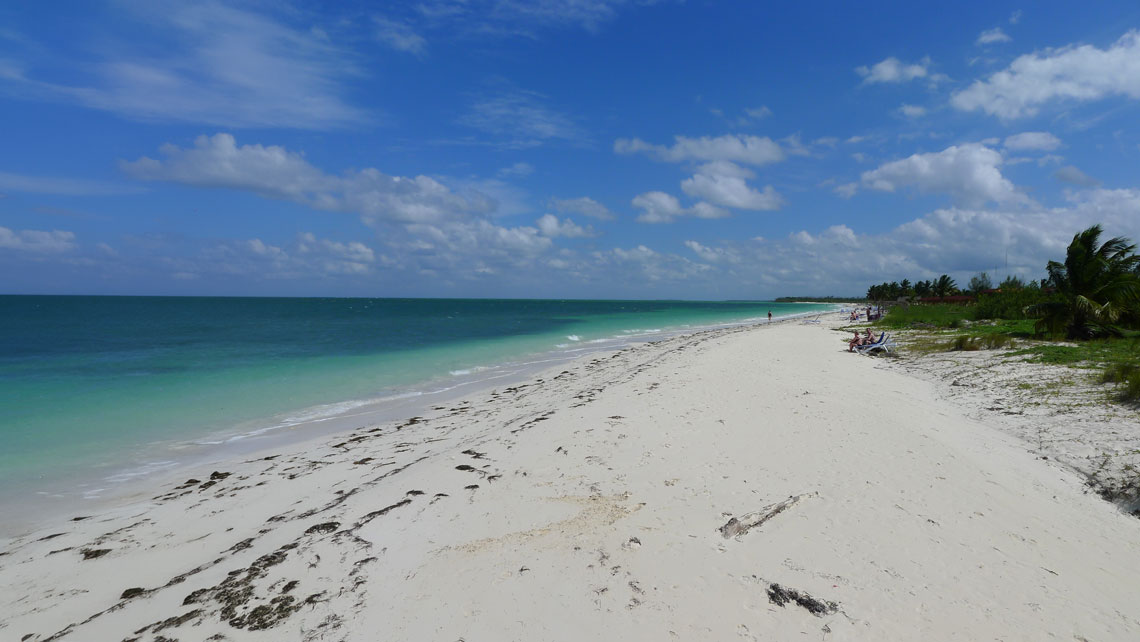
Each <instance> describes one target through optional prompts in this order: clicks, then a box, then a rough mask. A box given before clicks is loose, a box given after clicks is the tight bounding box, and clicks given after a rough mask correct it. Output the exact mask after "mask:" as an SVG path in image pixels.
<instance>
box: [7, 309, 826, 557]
mask: <svg viewBox="0 0 1140 642" xmlns="http://www.w3.org/2000/svg"><path fill="white" fill-rule="evenodd" d="M828 311H829V310H828ZM826 312H827V311H823V312H814V311H813V312H803V313H793V314H789V315H783V316H780V317H775V319H774V322H781V321H787V320H794V319H798V318H801V317H804V316H814V315H817V314H825V313H826ZM765 323H766V321H763V320H760V319H759V318H755V317H749V318H745V319H741V320H736V321H727V322H718V323H710V324H707V325H701V326H697V327H695V328H694V327H690V326H685V325H681V326H676V327H670V328H665V329H660V330H655V331H652V332H649V331H646V332H641V333H637V332H632V333H627V334H626V335H624V336H616V335H615V336H610V337H604V338H598V339H594V340H591V341H586V342H582V344H581V345H577V344H576V343H574V342H569V343H567V344H560V345H559V346H557V347H555V348H552V349H549V350H546V351H542V352H537V353H527V354H520V355H512V356H508V357H504V358H500V359H499V360H498V361H495V362H492V363H489V364H482V365H479V366H477V367H473V368H471V369H469V370H465V371H462V372H449V373H439V374H437V375H435V376H433V377H432V378H430V379H426V380H423V381H418V382H414V383H411V384H406V385H400V386H396V387H392V388H385V389H382V390H379V391H377V393H376V396H373V397H370V398H367V399H342V400H334V401H330V402H327V403H322V404H318V405H316V406H310V407H305V408H299V409H294V410H291V411H283V412H280V413H277V414H275V415H272V416H269V417H264V418H262V419H258V420H252V421H244V422H241V423H239V424H235V425H234V426H231V427H230V428H227V429H223V430H216V431H213V432H210V433H203V434H200V435H196V436H192V437H187V438H179V439H162V440H157V441H154V442H151V443H147V444H138V445H137V446H135V448H137V449H138V451H139V454H140V460H139V462H137V463H130V464H129V463H127V462H126V461H120V462H116V463H112V464H107V465H99V466H87V467H84V468H83V469H82V471H81V472H79V473H75V472H74V471H67V472H66V473H65V474H64V475H63V479H59V478H58V477H57V478H56V479H55V480H53V481H51V482H49V483H47V484H46V485H45V484H43V483H38V482H33V481H31V480H26V481H23V482H15V483H13V484H12V485H11V486H10V487H9V489H8V491H7V492H5V493H0V508H4V509H5V510H6V511H7V512H10V513H11V512H21V513H23V514H26V515H28V516H29V517H30V519H25V520H24V522H25V523H24V524H23V526H30V525H34V524H35V523H38V522H39V521H42V520H43V519H45V518H50V517H52V516H58V515H60V514H62V513H65V512H73V511H84V510H87V511H91V510H99V509H100V508H101V507H104V506H108V505H116V504H119V503H122V501H123V500H124V499H125V498H129V497H131V496H133V495H134V494H135V491H134V490H132V488H131V486H132V485H136V484H139V483H142V484H154V483H159V482H161V481H167V480H170V479H174V478H176V477H178V476H179V475H181V474H182V473H183V472H185V471H187V470H189V469H191V468H193V467H200V466H209V465H220V464H222V463H224V462H226V461H229V460H231V459H234V458H237V457H240V456H253V455H255V454H256V453H257V452H261V451H265V450H269V449H274V448H288V447H291V446H293V445H296V444H303V443H306V442H308V441H310V440H313V439H321V438H322V437H324V436H328V435H331V434H335V433H337V432H340V431H346V430H350V429H352V428H356V427H358V426H360V425H361V424H362V423H363V424H374V423H379V422H386V421H396V420H398V419H400V418H402V417H406V416H410V415H415V414H420V413H423V412H426V411H427V409H428V408H430V407H431V406H432V405H435V404H441V403H447V402H448V401H452V400H455V399H457V398H460V397H463V396H465V395H474V394H478V393H479V392H481V391H484V390H488V389H490V388H493V387H495V386H500V385H510V384H511V383H517V382H522V381H526V380H528V379H530V378H533V377H536V376H538V375H539V374H540V373H542V372H544V371H546V370H549V369H551V368H556V367H559V366H560V365H564V364H567V363H572V362H574V361H576V360H578V359H581V358H583V357H585V356H589V355H593V354H598V353H603V352H611V351H614V350H620V349H624V348H625V347H628V346H634V345H639V344H642V343H648V342H654V341H660V340H663V339H668V338H672V337H675V336H680V335H685V334H691V333H695V332H704V331H707V330H717V329H723V328H731V327H738V326H744V325H749V324H765ZM337 407H342V408H345V409H344V410H343V411H334V412H327V411H328V410H330V409H332V410H335V409H336V408H337ZM306 415H308V416H307V417H306ZM61 472H64V471H57V470H54V469H53V470H48V471H47V473H45V475H47V476H51V475H55V474H57V473H61ZM20 527H21V525H17V524H11V523H9V524H5V525H4V526H0V534H9V535H10V534H12V533H13V532H14V531H16V530H18V529H19V528H20Z"/></svg>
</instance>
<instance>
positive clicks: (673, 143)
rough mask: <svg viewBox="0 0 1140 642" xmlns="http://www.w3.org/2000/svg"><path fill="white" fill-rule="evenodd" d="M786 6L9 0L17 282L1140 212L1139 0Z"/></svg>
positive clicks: (828, 242)
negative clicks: (42, 0) (60, 0)
mask: <svg viewBox="0 0 1140 642" xmlns="http://www.w3.org/2000/svg"><path fill="white" fill-rule="evenodd" d="M765 4H768V3H756V2H697V1H688V2H679V1H669V0H659V1H656V2H651V1H641V2H638V1H621V0H568V1H563V2H554V1H550V0H533V1H531V2H521V1H517V0H422V1H420V2H411V3H406V4H398V3H394V2H393V3H375V4H374V3H354V2H327V3H302V2H297V3H292V4H284V3H280V2H260V1H252V2H232V3H212V2H200V3H166V2H153V1H151V2H129V1H121V2H120V1H115V2H98V1H92V2H71V3H7V4H5V5H4V6H0V123H3V125H2V126H0V132H2V133H3V136H2V142H0V292H4V293H91V294H196V295H197V294H221V295H300V296H314V295H324V296H477V297H496V296H502V297H576V298H581V297H586V298H591V297H597V298H611V297H629V298H701V299H722V298H767V297H774V296H780V295H788V294H809V293H814V294H857V293H861V292H864V291H865V289H866V287H867V286H868V285H870V284H872V283H878V282H881V281H891V280H901V279H903V278H909V279H911V280H917V279H925V278H933V277H936V276H938V275H939V274H942V273H949V274H951V275H952V276H954V277H956V278H958V280H959V281H962V282H964V281H965V280H967V279H968V278H969V277H970V276H971V275H973V274H974V273H976V272H978V271H983V270H985V271H988V272H989V273H990V274H991V275H995V273H996V276H997V277H998V278H1000V277H1002V276H1004V275H1005V274H1007V273H1012V274H1017V275H1020V276H1022V277H1025V278H1040V277H1041V276H1043V275H1044V265H1045V262H1046V261H1047V260H1049V259H1058V258H1061V257H1062V256H1063V254H1064V248H1065V246H1066V245H1067V244H1068V241H1069V240H1070V239H1071V238H1072V235H1073V234H1074V233H1076V232H1077V231H1079V230H1080V229H1083V228H1084V227H1087V226H1088V225H1091V224H1093V223H1102V224H1103V225H1104V226H1105V228H1106V232H1107V233H1108V234H1109V235H1124V236H1129V237H1131V238H1134V239H1140V171H1137V170H1138V169H1140V131H1138V129H1137V127H1136V123H1138V122H1140V118H1138V116H1140V6H1138V5H1136V3H1134V2H1101V3H1093V4H1092V5H1090V6H1085V7H1081V8H1077V7H1076V6H1075V5H1073V4H1072V3H1070V2H1033V3H1024V2H1022V3H1009V4H1007V3H1003V2H992V1H991V2H984V3H983V2H977V3H974V2H963V3H951V4H947V5H945V6H939V7H925V6H921V5H923V4H926V3H913V2H906V3H903V2H880V3H873V4H874V7H873V8H867V7H864V6H858V5H859V3H851V2H823V3H814V4H812V5H810V6H807V3H789V4H795V5H796V6H786V7H767V6H763V5H765ZM801 5H803V6H801Z"/></svg>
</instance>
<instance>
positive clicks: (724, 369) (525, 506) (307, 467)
mask: <svg viewBox="0 0 1140 642" xmlns="http://www.w3.org/2000/svg"><path fill="white" fill-rule="evenodd" d="M845 346H846V344H845V343H844V342H843V341H842V337H841V335H839V334H838V333H835V332H832V331H829V330H828V329H826V328H822V327H819V326H810V325H801V324H796V323H789V324H782V325H776V326H773V327H760V328H755V329H739V330H727V331H716V332H709V333H703V334H699V335H695V336H691V337H678V338H674V339H670V340H667V341H664V342H661V343H657V344H651V345H644V346H640V347H637V348H632V349H628V350H625V351H622V352H619V353H617V354H616V355H614V356H612V357H610V356H609V355H606V356H605V357H595V358H590V359H588V360H584V361H582V362H578V363H576V364H574V365H573V366H571V367H568V368H567V369H566V371H565V372H561V373H559V372H554V373H550V374H549V375H548V376H546V377H545V379H544V380H540V381H535V382H531V383H528V384H526V385H520V386H517V387H511V388H508V389H500V390H497V391H495V392H494V393H486V394H483V395H478V396H475V397H472V398H471V399H470V400H469V401H467V402H460V403H457V404H453V405H450V406H449V407H448V408H442V409H439V410H435V411H433V412H432V413H430V414H427V415H425V416H424V417H423V418H421V419H417V420H415V421H410V422H403V423H401V424H391V425H383V426H378V427H370V428H366V429H361V430H358V431H355V432H353V433H350V434H346V435H342V436H340V437H339V438H337V439H329V440H324V441H322V442H320V443H315V444H308V445H307V446H305V447H298V448H295V449H293V450H290V451H281V452H279V453H266V455H265V457H266V458H265V459H256V460H252V461H247V462H235V463H233V464H232V465H229V466H226V467H224V468H222V469H219V470H218V472H219V473H228V475H216V476H215V477H218V479H215V480H210V473H211V471H209V470H205V471H202V474H200V475H196V477H197V479H198V481H197V482H195V483H193V484H187V485H185V486H184V487H183V488H180V489H175V488H173V487H171V486H167V487H164V488H161V489H152V490H153V492H152V493H150V494H149V495H154V496H158V497H159V499H150V496H149V495H148V496H147V497H146V498H141V499H139V500H138V501H137V502H135V503H133V504H131V505H129V506H126V507H121V508H118V509H115V510H111V511H107V512H104V513H101V514H95V515H92V516H89V517H87V518H86V519H83V520H81V521H76V522H71V521H64V522H59V523H56V524H51V525H45V526H44V527H43V528H42V529H40V530H38V531H37V532H35V533H33V534H30V535H27V536H25V537H21V538H18V539H15V540H7V541H3V542H0V639H3V640H21V639H26V640H34V641H37V642H42V641H44V640H56V639H64V640H81V641H84V642H86V641H102V640H114V641H117V640H124V639H126V640H136V639H137V640H140V641H147V642H149V641H153V640H163V639H169V640H180V641H182V642H187V641H189V640H417V641H419V640H445V641H454V640H460V639H462V640H466V641H467V642H475V641H478V640H486V641H495V642H498V641H502V640H528V641H530V640H584V639H607V640H655V641H660V640H671V639H676V640H728V639H746V640H747V639H769V640H791V639H809V640H983V639H984V640H991V639H994V640H1047V639H1056V640H1066V641H1068V640H1089V641H1098V642H1099V641H1107V640H1136V639H1140V619H1138V617H1140V614H1138V612H1137V610H1136V598H1137V596H1138V595H1140V520H1137V519H1136V518H1133V517H1129V516H1126V515H1124V514H1123V513H1122V512H1120V511H1119V510H1118V509H1117V508H1116V507H1114V506H1113V505H1111V504H1109V503H1107V502H1104V501H1102V500H1100V499H1099V498H1098V497H1096V496H1095V495H1093V494H1090V493H1087V492H1086V488H1085V486H1084V484H1083V480H1082V479H1081V478H1080V477H1079V476H1078V475H1076V474H1074V473H1073V472H1071V471H1069V470H1068V469H1064V468H1061V467H1059V466H1057V465H1054V464H1051V463H1050V462H1048V461H1043V460H1041V459H1038V458H1037V456H1036V455H1034V454H1031V453H1029V452H1027V448H1026V444H1025V443H1024V442H1021V441H1019V440H1017V439H1016V438H1015V437H1013V436H1010V435H1008V434H1005V433H1002V432H1000V431H998V430H996V429H994V428H992V427H989V426H987V425H983V424H981V423H978V422H976V421H975V420H973V419H971V418H969V417H967V416H966V414H964V412H963V410H962V409H960V408H959V407H957V406H954V405H951V404H950V403H948V402H947V401H945V400H942V399H940V398H939V396H938V395H937V394H936V390H935V385H934V384H932V383H930V382H926V381H923V380H920V379H917V378H913V377H910V376H907V375H906V374H904V373H902V372H899V371H897V370H895V369H893V368H886V367H883V364H882V363H881V362H880V361H879V360H876V359H873V358H868V357H863V356H859V355H855V354H849V353H847V352H845V351H844V348H845ZM274 455H275V456H274ZM210 481H214V482H215V483H213V484H210V483H209V482H210ZM789 498H791V499H790V500H789ZM781 509H782V510H781ZM731 518H736V522H735V523H734V526H733V527H732V528H729V529H723V528H722V527H724V526H725V525H726V524H727V523H729V522H730V519H731ZM758 522H762V523H758ZM757 523H758V524H757ZM752 524H756V525H755V526H754V527H752V528H750V529H749V528H747V527H748V526H750V525H752ZM741 530H743V531H744V532H738V531H741ZM725 531H727V533H728V534H729V535H730V536H728V537H726V535H725ZM734 532H736V534H735V535H733V534H732V533H734ZM85 557H86V558H88V559H85ZM124 591H127V593H125V594H124ZM791 592H795V593H796V595H792V594H791ZM124 595H126V597H124ZM797 595H798V597H799V603H797V601H796V600H795V597H796V596H797ZM782 598H791V601H789V602H787V603H785V604H783V605H780V604H778V602H780V601H783V600H782ZM812 610H815V611H818V614H817V613H813V612H812ZM25 636H27V637H25Z"/></svg>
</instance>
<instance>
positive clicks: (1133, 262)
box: [1025, 225, 1140, 339]
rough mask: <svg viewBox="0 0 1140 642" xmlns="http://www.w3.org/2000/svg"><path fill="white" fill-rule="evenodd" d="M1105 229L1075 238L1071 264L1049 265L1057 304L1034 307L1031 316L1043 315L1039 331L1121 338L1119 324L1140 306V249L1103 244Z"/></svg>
mask: <svg viewBox="0 0 1140 642" xmlns="http://www.w3.org/2000/svg"><path fill="white" fill-rule="evenodd" d="M1102 232H1103V230H1102V229H1101V227H1100V225H1093V226H1092V227H1090V228H1089V229H1087V230H1085V231H1083V232H1081V233H1079V234H1077V235H1075V236H1073V242H1072V243H1070V244H1069V249H1068V251H1067V252H1066V255H1065V263H1064V264H1061V263H1057V262H1056V261H1049V265H1048V266H1047V267H1046V270H1047V271H1048V272H1049V284H1050V285H1051V286H1052V287H1053V288H1055V289H1056V292H1057V300H1055V301H1047V302H1044V303H1038V304H1036V305H1031V306H1028V307H1027V308H1026V309H1025V311H1026V313H1027V314H1030V315H1035V316H1040V317H1041V318H1040V320H1038V321H1037V331H1038V332H1044V331H1046V330H1048V331H1049V332H1050V333H1053V334H1060V332H1061V330H1064V331H1065V336H1066V337H1067V338H1069V339H1088V338H1091V337H1095V336H1104V335H1109V334H1111V335H1118V334H1120V330H1119V329H1117V328H1116V326H1115V325H1114V323H1115V322H1116V320H1117V319H1119V318H1120V316H1121V314H1124V313H1125V312H1127V311H1129V310H1131V309H1134V308H1135V307H1136V305H1137V303H1140V277H1138V276H1137V269H1140V256H1137V255H1136V254H1135V253H1134V252H1135V250H1136V246H1135V245H1133V244H1132V243H1131V242H1130V241H1129V240H1128V239H1126V238H1124V237H1121V236H1118V237H1115V238H1111V239H1109V240H1107V241H1105V242H1104V243H1103V244H1101V243H1099V241H1100V235H1101V233H1102Z"/></svg>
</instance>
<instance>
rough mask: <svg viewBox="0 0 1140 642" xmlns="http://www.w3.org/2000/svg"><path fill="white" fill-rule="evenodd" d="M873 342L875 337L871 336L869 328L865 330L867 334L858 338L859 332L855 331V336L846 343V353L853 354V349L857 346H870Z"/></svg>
mask: <svg viewBox="0 0 1140 642" xmlns="http://www.w3.org/2000/svg"><path fill="white" fill-rule="evenodd" d="M874 342H875V337H874V336H873V335H872V334H871V328H867V334H865V335H863V336H860V335H859V331H858V330H856V331H855V336H854V337H853V338H852V339H851V340H850V341H848V342H847V351H848V352H855V348H857V347H859V346H866V345H871V344H872V343H874Z"/></svg>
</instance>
